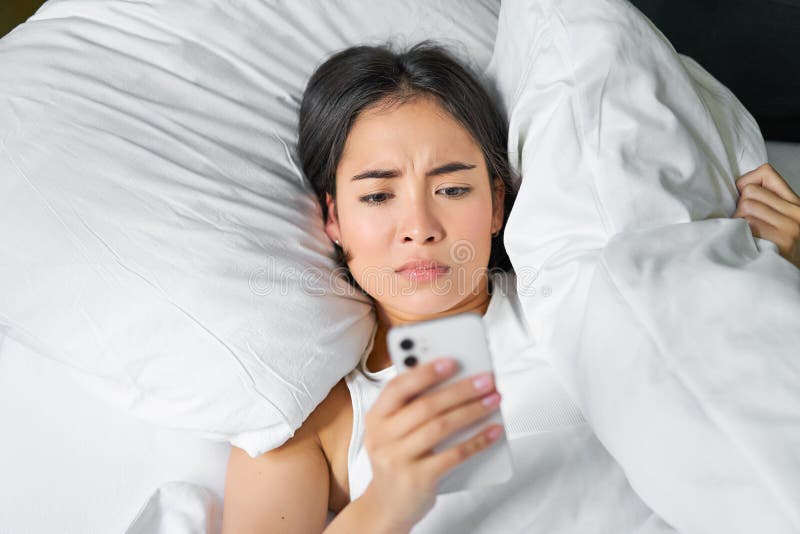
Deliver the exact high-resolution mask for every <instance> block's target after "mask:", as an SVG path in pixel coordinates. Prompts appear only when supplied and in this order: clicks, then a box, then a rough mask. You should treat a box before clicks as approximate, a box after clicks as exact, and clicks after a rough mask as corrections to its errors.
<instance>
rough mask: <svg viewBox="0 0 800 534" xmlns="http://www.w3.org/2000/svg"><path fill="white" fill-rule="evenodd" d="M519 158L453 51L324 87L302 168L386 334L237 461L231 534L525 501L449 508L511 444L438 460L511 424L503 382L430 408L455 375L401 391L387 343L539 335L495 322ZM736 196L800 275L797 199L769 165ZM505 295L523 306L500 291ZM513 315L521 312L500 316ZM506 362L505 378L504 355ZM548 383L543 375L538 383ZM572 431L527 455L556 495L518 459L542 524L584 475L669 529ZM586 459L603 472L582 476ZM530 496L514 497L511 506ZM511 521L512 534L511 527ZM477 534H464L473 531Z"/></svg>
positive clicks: (482, 496) (328, 66)
mask: <svg viewBox="0 0 800 534" xmlns="http://www.w3.org/2000/svg"><path fill="white" fill-rule="evenodd" d="M506 142H507V127H506V125H505V121H504V120H503V118H502V116H501V114H500V113H499V111H498V110H497V109H496V107H495V105H494V104H493V101H492V99H491V98H490V97H489V96H488V95H487V94H486V92H485V90H484V89H483V88H482V86H481V84H480V83H479V82H478V81H477V80H476V79H475V78H474V77H473V76H472V75H471V74H470V73H468V71H467V70H466V69H465V68H464V67H462V66H461V65H459V64H458V62H456V61H455V60H454V59H452V57H451V56H450V55H448V53H447V52H446V51H445V50H443V49H441V48H438V47H437V46H435V45H433V44H430V43H427V42H425V43H420V44H419V45H417V46H414V47H413V48H411V49H410V50H408V51H407V52H405V53H402V54H395V53H393V52H392V51H390V50H389V49H388V48H384V47H367V46H360V47H354V48H350V49H347V50H345V51H342V52H340V53H338V54H335V55H334V56H332V57H331V58H330V59H329V60H328V61H326V62H325V63H324V64H323V65H321V66H320V67H319V68H318V70H317V71H316V72H315V73H314V75H313V76H312V77H311V79H310V81H309V83H308V87H307V89H306V93H305V95H304V98H303V102H302V105H301V109H300V136H299V145H298V152H299V155H300V159H301V161H302V165H303V170H304V172H305V174H306V176H308V177H309V179H310V180H311V182H312V185H313V187H314V189H315V191H316V193H317V195H318V196H319V199H320V203H321V206H322V212H323V216H324V219H325V232H326V234H327V235H328V236H329V237H330V239H331V240H332V241H333V242H334V243H335V244H336V250H337V253H338V254H339V257H340V261H341V262H342V264H343V265H346V267H347V272H348V276H349V279H350V281H351V282H352V283H353V284H354V285H355V286H356V287H358V288H360V289H362V290H363V291H364V292H365V293H366V294H368V295H370V296H371V297H372V299H374V303H375V312H376V318H377V330H376V333H375V336H374V340H373V344H372V346H371V347H370V348H369V350H368V351H367V353H365V355H364V357H362V361H361V363H360V365H359V366H358V367H357V368H356V369H355V370H353V372H351V373H350V374H349V375H348V376H347V377H345V378H344V379H343V380H342V381H340V382H339V383H338V384H337V385H336V386H334V387H333V389H332V390H331V391H330V393H329V395H328V397H327V398H326V399H325V400H324V401H323V402H322V403H321V404H320V405H319V406H318V407H317V408H316V410H315V411H314V412H313V413H312V414H311V415H310V416H309V417H308V419H307V420H306V421H305V422H304V424H303V426H302V427H301V428H300V429H298V431H297V432H296V433H295V435H294V437H293V438H291V439H290V440H289V441H287V442H286V443H285V444H284V445H283V446H281V447H280V448H278V449H276V450H273V451H270V452H268V453H266V454H263V455H261V456H259V457H258V458H255V459H253V458H250V457H249V456H248V455H247V454H246V453H244V452H243V451H242V450H240V449H237V448H236V447H234V448H233V449H232V451H231V457H230V462H229V465H228V473H227V479H226V489H225V509H224V514H223V531H224V532H226V533H242V532H319V531H321V530H323V528H324V527H325V522H326V514H327V511H328V510H331V511H333V512H335V513H337V514H338V515H337V516H336V517H335V519H334V520H333V521H332V522H331V523H330V525H328V527H327V530H326V532H408V531H409V530H410V529H411V528H412V527H413V526H415V525H418V526H419V525H422V523H423V522H424V520H425V521H428V520H429V521H428V525H429V527H428V528H429V530H430V531H432V532H434V531H437V530H436V529H437V528H439V529H441V528H452V527H454V525H455V523H452V524H451V523H447V524H445V523H436V521H438V519H436V518H433V517H432V516H434V515H435V514H431V517H426V516H427V515H428V514H429V512H431V510H432V508H433V507H434V504H436V505H437V507H438V506H440V505H442V504H443V501H445V499H443V498H442V497H448V499H449V501H448V502H458V503H460V504H459V506H462V507H461V508H460V509H459V510H460V512H461V513H460V515H461V516H463V517H464V518H466V521H469V522H470V523H468V524H469V525H472V526H475V525H477V521H480V520H481V519H482V518H481V517H480V516H479V514H478V513H477V512H476V511H475V510H474V509H471V508H470V505H469V504H468V503H470V502H481V501H483V500H487V499H490V498H492V495H498V497H496V498H497V500H496V501H495V503H496V504H495V505H496V506H500V505H501V503H503V502H505V501H504V499H508V498H510V496H511V495H512V493H507V495H504V494H503V491H507V490H505V489H503V487H499V488H498V489H491V488H490V489H487V490H486V491H484V492H475V493H474V495H466V496H460V497H455V496H453V497H452V498H451V496H450V495H446V496H442V497H440V498H439V499H438V500H437V497H436V493H435V489H436V484H437V481H438V480H439V479H440V478H441V477H442V476H443V475H444V474H445V473H447V472H448V471H449V470H450V469H452V468H453V467H455V466H456V465H458V464H460V463H462V462H464V461H465V460H466V459H467V458H470V457H471V456H473V455H475V454H479V453H480V452H481V451H482V450H484V449H486V448H487V447H491V446H492V444H493V443H494V442H495V440H496V438H497V436H498V435H499V434H498V432H499V431H502V427H499V428H498V427H496V426H486V427H484V428H483V429H482V430H481V431H479V432H478V433H476V434H475V435H474V436H473V437H471V438H470V439H468V440H467V441H464V442H463V443H461V444H459V445H457V446H453V447H452V448H450V449H448V450H445V451H441V452H439V453H437V454H434V453H433V452H432V448H433V447H434V446H435V445H436V444H437V443H439V442H440V441H441V440H442V439H444V438H445V437H447V436H448V435H450V434H451V433H453V432H455V431H457V430H459V429H461V428H464V427H466V426H469V425H471V424H473V423H474V422H476V421H480V420H482V419H483V418H484V417H485V416H486V415H487V414H489V413H491V412H492V411H493V410H496V409H498V406H499V402H500V395H499V394H498V388H497V387H496V384H495V380H494V379H495V377H494V376H493V375H491V374H490V375H487V376H479V377H467V378H464V379H462V380H460V381H459V382H457V383H455V384H453V385H451V386H449V387H448V388H444V389H441V390H439V391H437V392H435V393H430V394H423V392H424V391H425V390H426V389H427V388H429V387H430V386H432V385H434V384H436V383H438V382H440V381H443V380H445V379H446V378H447V377H448V376H449V375H450V374H451V373H453V372H454V365H453V362H452V360H450V359H449V358H446V357H443V358H441V359H439V360H437V361H436V362H432V363H431V364H428V365H423V366H420V367H418V368H416V369H414V370H413V371H410V372H408V373H406V374H404V375H400V376H396V372H395V370H394V368H393V367H392V365H391V361H390V360H389V358H388V356H387V353H386V342H385V335H386V331H387V330H388V328H389V327H391V326H394V325H398V324H403V323H411V322H416V321H422V320H427V319H432V318H437V317H443V316H447V315H452V314H457V313H462V312H477V313H479V314H481V315H482V316H484V318H485V319H488V318H490V316H491V317H493V319H492V320H491V321H489V324H488V325H487V326H489V327H490V328H491V329H493V330H494V332H492V331H490V332H489V334H490V336H492V335H494V336H496V337H504V336H506V335H508V333H507V332H501V329H502V328H506V326H504V325H506V323H514V321H515V320H517V321H518V322H517V323H516V324H517V326H518V330H519V331H522V330H524V326H519V325H520V324H521V323H523V322H524V321H523V320H522V319H521V318H520V317H512V318H511V319H508V318H503V320H500V318H499V317H497V316H498V314H499V313H501V312H500V311H498V310H500V309H512V308H513V307H514V306H513V302H512V301H513V299H514V298H515V295H514V294H513V288H514V284H513V280H514V279H513V272H510V262H509V261H508V257H507V255H506V253H505V250H504V248H503V228H504V226H505V222H506V220H507V218H508V213H509V211H510V208H511V205H512V204H513V200H514V192H513V189H512V183H513V181H512V176H511V173H512V171H511V168H510V165H509V162H508V159H507V154H506ZM738 184H739V185H740V188H741V191H742V199H743V200H742V201H740V203H739V207H738V209H737V213H736V215H741V216H744V217H745V218H747V219H748V220H749V221H750V224H751V226H752V228H753V233H754V234H755V235H761V236H763V237H765V238H767V239H770V240H772V241H774V242H776V243H777V244H778V245H779V248H780V250H781V254H783V255H784V256H785V257H787V259H790V261H792V262H794V263H795V264H796V265H798V266H800V254H799V253H798V234H799V233H800V232H798V231H797V229H798V228H800V200H798V197H797V195H795V194H794V193H793V192H792V191H791V189H790V188H789V187H788V186H787V185H786V183H785V182H784V181H783V180H782V179H781V178H780V176H779V175H778V174H777V173H775V171H774V170H773V169H772V168H771V167H769V166H764V167H761V168H759V169H757V170H756V171H754V172H752V173H749V174H748V175H745V176H744V177H742V178H741V179H740V180H739V182H738ZM465 252H466V254H465ZM506 282H510V284H508V287H506V290H508V292H509V294H506V292H505V291H503V290H501V289H500V288H499V287H498V286H499V285H500V284H501V283H506ZM503 302H505V303H511V305H509V306H505V308H501V306H502V303H503ZM490 304H491V306H490ZM516 309H517V310H518V309H519V307H517V308H516ZM487 311H489V312H491V313H487ZM509 313H511V312H509ZM492 325H494V326H492ZM517 333H519V332H517ZM493 356H495V364H496V365H497V364H498V359H497V357H496V356H497V355H496V354H494V350H493ZM508 361H509V362H511V361H513V355H512V357H511V358H510V359H509V360H508ZM497 371H498V377H497V378H498V383H500V381H499V378H500V376H499V373H500V371H501V369H499V367H498V369H497ZM525 371H526V369H523V370H522V371H515V373H517V374H519V373H520V372H525ZM544 374H546V370H545V369H543V368H539V369H537V370H536V373H535V375H536V376H544ZM509 376H511V373H509ZM530 376H531V377H533V376H534V375H533V374H532V375H530ZM370 380H373V381H374V382H370ZM509 380H510V378H509ZM526 380H527V379H526ZM371 383H373V384H374V385H373V386H370V384H371ZM508 384H510V382H508ZM501 385H502V384H501ZM553 387H555V386H553ZM499 389H500V390H503V391H513V390H512V389H510V386H509V388H503V387H500V388H499ZM554 391H555V390H554ZM565 402H566V401H565ZM362 414H363V415H362ZM504 415H505V408H504ZM565 420H567V421H568V422H569V423H570V424H573V423H574V426H575V428H574V429H570V430H569V432H573V433H574V434H571V437H570V438H569V440H564V441H561V442H558V441H554V442H544V441H539V442H536V443H535V444H534V443H533V442H531V443H530V444H528V445H526V446H525V447H518V449H517V451H526V452H527V451H531V450H536V451H551V452H549V453H547V454H551V456H542V458H540V460H541V461H542V462H544V463H546V464H548V465H556V464H563V465H562V466H561V467H559V468H558V469H559V470H557V471H554V473H556V474H555V475H553V476H552V477H551V478H550V479H547V474H546V473H543V472H541V471H536V470H535V469H533V468H532V469H531V470H529V471H525V466H526V465H531V466H533V465H534V464H533V463H531V464H526V463H525V462H526V458H525V457H523V456H522V454H524V453H522V452H521V453H519V454H518V455H515V456H514V463H515V478H516V479H518V480H517V481H518V483H520V484H525V485H526V486H530V487H533V486H535V485H536V484H535V482H536V480H535V478H536V477H537V476H539V477H541V478H542V480H543V481H544V480H547V482H548V485H549V487H548V489H547V492H548V493H545V494H536V497H531V499H532V502H531V510H533V506H534V505H533V500H536V502H537V503H539V504H541V506H543V507H547V506H548V504H547V502H546V499H547V495H549V494H550V493H549V492H557V491H558V490H557V488H555V486H556V483H557V482H558V480H560V479H563V478H564V477H567V476H570V477H572V478H573V479H581V477H583V479H588V478H591V479H593V480H600V479H602V480H604V481H606V482H604V483H607V484H616V485H617V486H615V487H616V488H617V489H615V490H614V491H611V492H608V493H609V494H611V495H613V498H614V499H616V501H608V502H600V501H601V499H600V498H598V497H597V495H592V494H591V493H592V492H591V491H589V490H586V491H584V493H585V494H586V496H585V497H581V498H585V499H586V501H585V502H589V501H590V500H591V501H592V502H595V503H596V504H597V503H598V502H599V505H600V506H602V507H603V508H604V510H606V511H604V512H603V513H604V514H606V515H607V516H608V517H611V516H613V514H614V511H613V510H615V509H616V508H619V506H618V505H619V503H620V502H622V501H621V499H627V501H625V502H626V504H625V505H624V506H623V508H625V512H624V514H622V513H620V514H619V518H618V520H619V521H620V522H618V523H613V524H612V523H611V522H609V523H608V525H607V528H608V529H611V530H608V531H619V532H622V531H632V529H629V530H624V529H625V528H627V526H630V525H631V524H634V523H635V524H637V525H642V524H645V523H647V522H651V523H652V522H656V521H658V518H655V517H652V515H653V514H652V513H650V512H649V511H648V510H647V509H646V507H645V506H644V505H643V504H642V503H640V502H639V501H638V500H637V498H636V495H635V493H634V492H633V491H632V490H631V489H630V487H629V486H627V482H626V480H625V478H624V476H623V475H622V474H621V471H620V470H619V469H618V468H617V467H616V466H615V464H614V462H613V460H612V459H611V458H610V457H608V455H607V453H605V451H604V450H603V449H602V446H601V445H600V444H599V442H597V441H596V439H594V437H593V435H592V434H591V431H590V429H588V425H585V424H584V425H580V424H579V421H578V422H577V423H576V422H575V419H574V418H573V417H572V415H569V416H568V417H566V418H565ZM507 426H508V425H507ZM567 426H568V425H567ZM555 434H556V433H553V435H555ZM578 438H579V439H578ZM541 439H544V438H541ZM510 442H511V441H510ZM520 442H521V441H520ZM573 443H579V445H572V444H573ZM570 447H575V448H574V449H570ZM569 450H572V451H573V452H571V453H566V452H564V451H569ZM553 451H555V452H553ZM586 451H589V452H586ZM559 452H561V453H563V454H562V455H561V456H559V455H558V454H559ZM541 454H542V455H545V453H544V452H542V453H541ZM569 454H572V455H573V456H569ZM578 455H582V456H578ZM367 458H368V462H367V461H366V459H367ZM576 458H584V459H589V458H591V461H589V460H586V461H587V463H586V464H585V465H581V462H580V461H578V460H576ZM567 464H570V465H567ZM572 464H574V465H572ZM536 465H537V466H538V467H536V469H540V468H541V464H536ZM601 465H602V468H601V467H597V466H601ZM587 466H591V467H587ZM567 469H569V471H567ZM582 470H583V471H582ZM592 470H594V471H592ZM525 477H527V479H525ZM520 479H522V480H520ZM584 482H585V480H584ZM355 486H358V487H355ZM507 486H509V487H511V486H512V485H507ZM584 486H585V484H584ZM609 487H610V486H609ZM521 491H523V489H522V486H519V487H516V489H515V490H514V494H515V495H518V494H520V492H521ZM537 491H540V490H537ZM531 495H534V494H531ZM457 498H460V499H462V500H461V501H456V499H457ZM470 498H472V499H473V500H472V501H470V500H469V499H470ZM567 498H569V497H567ZM609 498H610V497H609ZM440 503H441V504H440ZM495 505H493V506H495ZM549 506H550V508H551V509H555V508H557V507H556V506H555V505H553V504H552V503H551V504H549ZM615 507H616V508H615ZM472 508H474V506H473V507H472ZM450 515H451V516H452V515H453V514H452V513H451V514H450ZM567 515H569V514H567ZM623 515H624V516H625V517H623ZM531 517H533V515H532V516H531ZM587 517H588V515H587ZM518 519H519V518H518ZM539 519H541V517H539ZM525 520H528V519H525V518H523V519H519V521H520V522H519V523H516V525H517V526H518V528H519V530H520V531H521V530H523V529H527V528H533V525H534V523H533V522H528V523H524V522H523V521H525ZM582 520H583V519H581V518H579V517H577V516H576V517H560V518H559V519H558V521H561V523H560V525H561V526H564V525H567V526H568V528H577V529H578V530H580V528H579V526H580V524H581V521H582ZM507 521H508V523H505V525H506V526H507V527H510V528H511V530H509V531H513V527H512V525H513V523H511V522H512V521H513V519H508V520H507ZM548 521H550V523H548V524H547V525H546V526H545V524H544V523H543V522H541V521H540V522H539V523H536V525H537V526H536V528H549V529H550V530H549V531H551V532H554V531H556V530H557V527H556V526H555V523H554V522H553V521H555V520H553V519H552V518H551V519H549V520H548ZM622 521H628V523H623V522H622ZM468 524H467V523H461V524H460V527H461V528H462V530H463V529H471V528H470V527H469V526H467V525H468ZM481 524H482V525H487V524H488V523H481ZM523 525H524V526H523ZM595 526H597V525H596V524H595ZM614 528H616V529H618V530H613V529H614ZM667 528H668V527H667Z"/></svg>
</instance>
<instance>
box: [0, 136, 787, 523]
mask: <svg viewBox="0 0 800 534" xmlns="http://www.w3.org/2000/svg"><path fill="white" fill-rule="evenodd" d="M767 149H768V153H769V159H770V162H771V164H772V165H773V166H774V167H775V168H776V169H777V170H778V171H779V172H780V173H781V174H782V175H783V176H784V177H785V178H786V179H787V181H789V182H790V184H791V185H792V186H793V188H794V190H795V191H800V143H793V142H788V141H777V140H768V143H767ZM0 428H2V429H3V432H2V436H3V437H2V438H0V473H1V474H2V475H0V500H1V502H2V505H0V534H25V533H33V534H38V533H45V532H60V533H64V534H72V533H74V534H94V533H97V534H100V533H103V534H105V533H112V532H119V533H121V532H127V533H129V534H136V533H139V532H142V533H144V532H160V533H175V534H181V533H189V532H207V533H215V532H219V530H220V522H221V513H222V499H223V495H224V476H225V468H226V463H227V459H228V452H229V450H230V445H229V444H227V443H222V442H219V441H215V440H210V439H207V438H204V437H202V436H200V435H198V434H196V433H192V432H190V431H182V430H173V429H169V428H166V427H163V426H157V425H153V424H149V423H145V422H143V421H141V420H139V419H137V418H135V417H133V416H132V415H130V414H126V413H124V412H123V411H121V410H118V409H116V408H114V407H112V406H108V405H106V404H104V403H102V402H99V401H98V399H97V398H96V397H95V396H93V395H92V394H91V393H89V392H88V391H86V390H85V388H84V387H82V385H81V384H80V383H79V382H78V381H77V380H76V379H75V376H74V374H73V371H72V370H70V369H69V368H67V367H65V366H62V365H60V364H59V363H58V362H56V361H53V360H52V359H49V358H46V357H43V356H42V355H40V354H38V353H37V352H36V351H35V350H33V349H32V348H30V347H28V346H26V345H23V344H21V343H19V342H17V341H16V340H15V339H12V338H10V337H7V336H6V335H5V333H4V332H3V331H0Z"/></svg>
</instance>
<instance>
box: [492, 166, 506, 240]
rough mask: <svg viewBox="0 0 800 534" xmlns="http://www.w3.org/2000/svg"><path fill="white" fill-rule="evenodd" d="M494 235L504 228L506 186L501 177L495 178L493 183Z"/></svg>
mask: <svg viewBox="0 0 800 534" xmlns="http://www.w3.org/2000/svg"><path fill="white" fill-rule="evenodd" d="M492 187H493V190H492V193H493V195H494V202H492V233H494V232H497V231H498V230H500V229H501V228H502V227H503V216H504V215H505V198H506V184H505V183H504V182H503V179H502V178H500V177H499V176H495V177H494V180H493V183H492Z"/></svg>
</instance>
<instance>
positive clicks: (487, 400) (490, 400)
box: [481, 391, 500, 408]
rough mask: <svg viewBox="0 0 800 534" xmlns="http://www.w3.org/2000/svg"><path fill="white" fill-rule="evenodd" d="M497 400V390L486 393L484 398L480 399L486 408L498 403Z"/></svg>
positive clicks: (498, 396)
mask: <svg viewBox="0 0 800 534" xmlns="http://www.w3.org/2000/svg"><path fill="white" fill-rule="evenodd" d="M499 402H500V394H499V393H498V392H496V391H495V392H494V393H490V394H489V395H486V396H485V397H484V398H482V399H481V403H482V404H483V405H484V406H486V407H487V408H488V407H489V406H493V405H495V404H498V403H499Z"/></svg>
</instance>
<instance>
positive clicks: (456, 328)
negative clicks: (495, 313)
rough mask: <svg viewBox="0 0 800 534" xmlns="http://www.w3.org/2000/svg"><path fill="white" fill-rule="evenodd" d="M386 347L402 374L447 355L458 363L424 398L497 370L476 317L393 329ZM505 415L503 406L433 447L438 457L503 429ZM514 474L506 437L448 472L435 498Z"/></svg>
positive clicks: (461, 316)
mask: <svg viewBox="0 0 800 534" xmlns="http://www.w3.org/2000/svg"><path fill="white" fill-rule="evenodd" d="M386 343H387V345H388V347H387V348H388V351H389V356H390V357H391V359H392V362H393V363H394V365H395V367H396V369H397V371H398V374H399V373H404V372H408V371H410V370H412V369H413V368H415V367H416V366H418V365H422V364H425V363H428V362H430V361H432V360H435V359H437V358H441V357H443V356H449V357H452V358H453V359H454V360H455V361H456V362H457V365H456V368H457V369H456V372H455V373H453V374H452V375H451V376H450V377H449V378H448V379H447V380H445V381H443V382H439V383H438V384H436V385H435V386H433V387H431V388H429V389H428V390H426V391H425V392H423V393H422V394H421V395H424V394H427V393H429V392H432V391H436V390H438V389H440V388H443V387H447V386H449V385H450V384H452V383H453V382H457V381H458V380H461V379H463V378H466V377H468V376H472V375H475V374H478V373H481V372H484V371H492V372H493V371H494V367H493V366H492V359H491V355H490V353H489V344H488V341H487V338H486V332H485V329H484V325H483V319H482V318H481V316H480V315H478V314H477V313H474V312H467V313H460V314H458V315H451V316H449V317H443V318H441V319H433V320H430V321H422V322H419V323H413V324H408V325H402V326H396V327H392V328H390V329H389V331H388V332H387V333H386ZM502 411H503V408H502V403H501V407H500V408H499V409H497V410H494V411H492V412H489V413H488V414H487V416H486V417H485V418H483V419H480V420H478V421H477V422H475V423H473V424H472V425H470V426H468V427H465V428H464V429H462V430H459V431H457V432H454V433H453V434H451V435H450V436H448V437H446V438H445V439H443V440H442V441H441V442H440V443H439V444H438V445H436V446H435V447H434V449H433V451H434V453H438V452H440V451H442V450H444V449H448V448H450V447H452V446H453V445H455V444H457V443H460V442H462V441H465V440H467V439H469V438H471V437H473V436H474V435H475V434H477V433H478V431H479V430H482V429H483V428H485V427H486V426H488V425H490V424H492V423H498V424H501V425H503V427H504V428H505V424H504V421H503V414H502ZM512 473H513V464H512V459H511V448H510V447H509V445H508V440H507V439H506V432H503V433H502V434H501V435H500V437H499V438H498V439H497V441H495V442H494V443H492V444H491V445H489V447H488V448H486V449H484V450H482V451H480V452H478V453H477V454H475V455H473V456H472V457H470V458H469V459H467V460H465V461H464V462H462V463H460V464H458V465H457V466H455V467H454V468H452V469H451V470H450V471H448V472H447V473H446V474H445V475H444V476H443V477H442V478H441V479H440V480H439V485H438V487H437V493H438V494H443V493H450V492H453V491H463V490H468V489H472V488H478V487H482V486H490V485H496V484H501V483H503V482H505V481H507V480H508V479H510V478H511V475H512Z"/></svg>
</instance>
